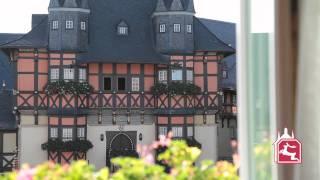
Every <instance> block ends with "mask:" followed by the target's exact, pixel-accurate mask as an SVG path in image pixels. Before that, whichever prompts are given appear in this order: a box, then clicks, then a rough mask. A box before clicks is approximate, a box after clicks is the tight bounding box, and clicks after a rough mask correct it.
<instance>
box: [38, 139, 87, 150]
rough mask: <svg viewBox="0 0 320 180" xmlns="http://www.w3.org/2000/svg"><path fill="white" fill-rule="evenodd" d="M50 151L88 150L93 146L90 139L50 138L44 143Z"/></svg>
mask: <svg viewBox="0 0 320 180" xmlns="http://www.w3.org/2000/svg"><path fill="white" fill-rule="evenodd" d="M42 146H43V147H44V149H45V150H48V151H64V152H87V151H88V150H89V149H91V148H92V147H93V145H92V143H91V142H90V141H89V140H75V141H65V142H64V141H61V140H59V139H54V140H53V139H50V140H49V141H48V142H46V143H44V144H42Z"/></svg>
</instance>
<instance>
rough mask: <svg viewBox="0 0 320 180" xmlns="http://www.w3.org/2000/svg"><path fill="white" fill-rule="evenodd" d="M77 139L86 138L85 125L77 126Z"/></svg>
mask: <svg viewBox="0 0 320 180" xmlns="http://www.w3.org/2000/svg"><path fill="white" fill-rule="evenodd" d="M77 139H86V128H85V127H77Z"/></svg>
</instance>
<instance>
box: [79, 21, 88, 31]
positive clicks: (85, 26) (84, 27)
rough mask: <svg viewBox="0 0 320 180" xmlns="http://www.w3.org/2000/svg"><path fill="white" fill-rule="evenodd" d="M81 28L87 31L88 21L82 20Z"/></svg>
mask: <svg viewBox="0 0 320 180" xmlns="http://www.w3.org/2000/svg"><path fill="white" fill-rule="evenodd" d="M80 30H81V31H86V30H87V22H86V21H81V22H80Z"/></svg>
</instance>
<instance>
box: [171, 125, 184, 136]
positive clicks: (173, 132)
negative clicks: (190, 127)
mask: <svg viewBox="0 0 320 180" xmlns="http://www.w3.org/2000/svg"><path fill="white" fill-rule="evenodd" d="M174 129H178V131H174ZM183 130H184V127H183V126H172V127H171V132H172V138H184V134H183V133H184V132H183ZM180 131H181V132H180ZM180 133H181V136H179V135H180ZM177 134H178V135H177Z"/></svg>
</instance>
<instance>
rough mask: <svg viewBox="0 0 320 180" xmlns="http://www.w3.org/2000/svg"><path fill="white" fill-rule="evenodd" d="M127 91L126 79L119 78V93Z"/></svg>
mask: <svg viewBox="0 0 320 180" xmlns="http://www.w3.org/2000/svg"><path fill="white" fill-rule="evenodd" d="M125 90H126V78H124V77H119V78H118V91H125Z"/></svg>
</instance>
